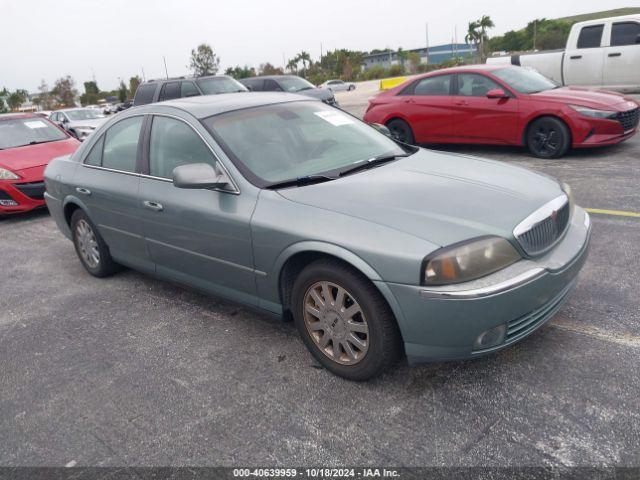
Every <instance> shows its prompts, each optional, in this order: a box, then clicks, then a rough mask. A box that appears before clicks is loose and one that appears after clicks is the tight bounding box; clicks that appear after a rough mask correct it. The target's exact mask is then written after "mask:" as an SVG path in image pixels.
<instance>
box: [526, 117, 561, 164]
mask: <svg viewBox="0 0 640 480" xmlns="http://www.w3.org/2000/svg"><path fill="white" fill-rule="evenodd" d="M526 142H527V147H528V148H529V152H531V154H532V155H533V156H534V157H538V158H560V157H562V156H563V155H564V154H565V153H567V151H568V150H569V147H570V146H571V134H570V132H569V128H568V127H567V125H566V124H565V123H564V122H563V121H562V120H560V119H559V118H556V117H541V118H538V119H536V120H534V121H533V122H532V123H531V125H529V128H528V129H527V138H526Z"/></svg>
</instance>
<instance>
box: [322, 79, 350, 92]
mask: <svg viewBox="0 0 640 480" xmlns="http://www.w3.org/2000/svg"><path fill="white" fill-rule="evenodd" d="M318 88H326V89H327V90H331V91H332V92H350V91H351V90H355V89H356V84H355V83H350V82H344V81H342V80H327V81H326V82H324V83H322V84H320V85H318Z"/></svg>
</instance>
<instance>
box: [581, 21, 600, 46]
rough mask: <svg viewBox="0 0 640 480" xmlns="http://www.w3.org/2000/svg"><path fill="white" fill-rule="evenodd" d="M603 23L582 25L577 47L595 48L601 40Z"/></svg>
mask: <svg viewBox="0 0 640 480" xmlns="http://www.w3.org/2000/svg"><path fill="white" fill-rule="evenodd" d="M603 30H604V25H593V26H590V27H583V28H582V30H580V36H579V37H578V48H597V47H599V46H600V42H601V41H602V31H603Z"/></svg>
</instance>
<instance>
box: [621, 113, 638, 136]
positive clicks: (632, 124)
mask: <svg viewBox="0 0 640 480" xmlns="http://www.w3.org/2000/svg"><path fill="white" fill-rule="evenodd" d="M616 120H618V122H620V125H622V130H624V131H625V132H628V131H629V130H633V129H634V128H636V127H637V126H638V122H639V121H640V108H635V109H633V110H627V111H626V112H618V115H617V116H616Z"/></svg>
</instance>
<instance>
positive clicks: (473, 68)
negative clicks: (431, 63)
mask: <svg viewBox="0 0 640 480" xmlns="http://www.w3.org/2000/svg"><path fill="white" fill-rule="evenodd" d="M505 68H520V67H514V66H512V65H498V64H496V65H486V64H484V63H481V64H477V65H460V66H457V67H449V68H442V69H440V70H434V71H432V72H429V73H425V74H424V75H423V76H427V75H439V74H443V73H458V72H491V71H494V70H502V69H505Z"/></svg>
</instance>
